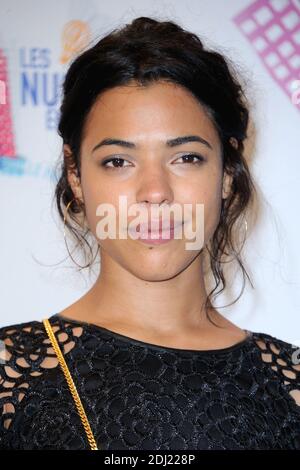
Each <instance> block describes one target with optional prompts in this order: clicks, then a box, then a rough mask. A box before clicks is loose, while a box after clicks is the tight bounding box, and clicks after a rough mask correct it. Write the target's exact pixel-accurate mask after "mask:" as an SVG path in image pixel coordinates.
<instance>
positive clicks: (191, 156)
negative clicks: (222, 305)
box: [179, 153, 205, 165]
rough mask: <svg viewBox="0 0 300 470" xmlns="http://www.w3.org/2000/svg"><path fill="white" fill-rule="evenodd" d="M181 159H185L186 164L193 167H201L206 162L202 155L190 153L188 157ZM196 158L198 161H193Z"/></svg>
mask: <svg viewBox="0 0 300 470" xmlns="http://www.w3.org/2000/svg"><path fill="white" fill-rule="evenodd" d="M180 158H183V159H184V163H190V164H192V165H200V164H201V163H202V162H204V161H205V158H204V157H202V156H201V155H197V154H196V153H188V154H187V155H182V156H181V157H180ZM180 158H179V160H180ZM194 158H196V161H191V160H193V159H194Z"/></svg>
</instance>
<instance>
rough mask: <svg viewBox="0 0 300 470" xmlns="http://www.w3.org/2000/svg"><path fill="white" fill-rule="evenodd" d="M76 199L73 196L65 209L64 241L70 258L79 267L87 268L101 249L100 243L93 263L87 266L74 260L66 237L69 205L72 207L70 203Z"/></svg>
mask: <svg viewBox="0 0 300 470" xmlns="http://www.w3.org/2000/svg"><path fill="white" fill-rule="evenodd" d="M74 200H76V198H73V199H72V200H71V201H70V202H69V203H68V204H67V206H66V209H65V211H64V241H65V245H66V248H67V251H68V253H69V256H70V258H71V259H72V261H73V263H75V264H76V265H77V266H78V267H79V268H81V269H85V268H87V267H89V266H90V265H91V264H92V263H93V262H94V261H95V259H96V256H97V253H98V251H99V245H98V248H97V251H96V254H95V256H94V259H93V261H92V262H91V263H89V264H87V265H86V266H81V265H80V264H78V263H77V262H76V261H75V260H74V258H73V257H72V255H71V253H70V250H69V248H68V244H67V239H66V218H67V213H68V210H69V207H70V205H71V204H72V202H73V201H74Z"/></svg>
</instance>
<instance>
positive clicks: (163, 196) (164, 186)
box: [136, 167, 174, 209]
mask: <svg viewBox="0 0 300 470" xmlns="http://www.w3.org/2000/svg"><path fill="white" fill-rule="evenodd" d="M173 199H174V194H173V189H172V188H171V185H170V181H169V178H168V176H167V175H166V173H165V171H164V169H163V168H152V169H151V168H149V167H148V168H147V169H146V170H145V171H144V173H143V175H141V177H140V180H139V185H138V189H137V192H136V201H137V202H138V203H140V204H142V205H143V204H150V205H151V204H157V205H163V204H171V203H172V201H173ZM149 209H150V208H149Z"/></svg>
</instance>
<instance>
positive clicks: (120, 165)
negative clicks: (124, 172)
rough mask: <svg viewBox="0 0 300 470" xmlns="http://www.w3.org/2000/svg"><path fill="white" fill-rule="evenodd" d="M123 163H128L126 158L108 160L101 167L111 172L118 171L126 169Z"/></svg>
mask: <svg viewBox="0 0 300 470" xmlns="http://www.w3.org/2000/svg"><path fill="white" fill-rule="evenodd" d="M123 162H126V160H124V158H118V157H112V158H109V159H107V160H104V161H103V162H102V163H101V166H103V167H104V168H107V169H110V170H117V169H118V168H125V167H124V165H123ZM108 163H112V165H110V166H108ZM114 163H116V165H114ZM127 166H130V165H127Z"/></svg>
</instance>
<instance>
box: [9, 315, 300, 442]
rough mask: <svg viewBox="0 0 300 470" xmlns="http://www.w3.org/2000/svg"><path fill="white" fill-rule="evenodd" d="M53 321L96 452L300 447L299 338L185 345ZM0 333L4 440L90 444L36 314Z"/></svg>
mask: <svg viewBox="0 0 300 470" xmlns="http://www.w3.org/2000/svg"><path fill="white" fill-rule="evenodd" d="M49 320H50V323H51V325H52V328H53V331H54V332H55V337H56V339H57V341H58V343H59V345H60V347H61V349H62V351H63V352H64V357H65V360H66V362H67V365H68V367H69V370H70V372H71V375H72V377H73V379H74V382H75V384H76V387H77V390H78V393H79V396H80V398H81V401H82V404H83V406H84V409H85V411H86V414H87V417H88V420H89V422H90V425H91V428H92V431H93V434H94V436H95V439H96V442H97V445H98V448H99V450H101V449H105V450H115V449H118V450H121V449H131V450H137V449H146V450H178V449H187V450H196V449H300V364H299V358H300V354H299V349H297V346H293V345H292V344H289V343H287V342H284V341H283V340H280V339H278V338H275V337H273V336H271V335H269V334H266V333H255V332H250V331H249V332H248V337H247V338H246V339H244V340H243V341H242V342H240V343H238V344H235V345H233V346H231V347H227V348H224V349H217V350H210V351H204V350H202V351H201V350H200V351H197V350H183V349H176V348H170V347H164V346H158V345H153V344H149V343H145V342H143V341H139V340H135V339H132V338H129V337H127V336H124V335H121V334H118V333H115V332H113V331H110V330H107V329H105V328H104V327H99V326H96V325H92V324H88V323H85V322H78V321H75V320H69V319H67V318H64V317H62V316H60V315H59V314H55V315H52V316H51V317H50V319H49ZM0 340H1V341H2V342H1V343H0V352H1V359H0V414H1V423H0V448H1V449H16V450H17V449H20V450H21V449H89V444H88V440H87V437H86V434H85V431H84V428H83V425H82V422H81V420H80V417H79V415H78V413H77V410H76V407H75V404H74V401H73V398H72V395H71V393H70V390H69V388H68V385H67V383H66V380H65V377H64V375H63V372H62V369H61V368H60V365H59V363H58V360H57V358H56V355H55V353H54V350H53V349H52V346H51V343H50V341H49V338H48V336H47V333H46V331H45V329H44V325H43V323H42V321H36V320H34V321H29V322H26V323H20V324H16V325H9V326H6V327H2V328H0ZM1 345H2V348H1Z"/></svg>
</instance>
